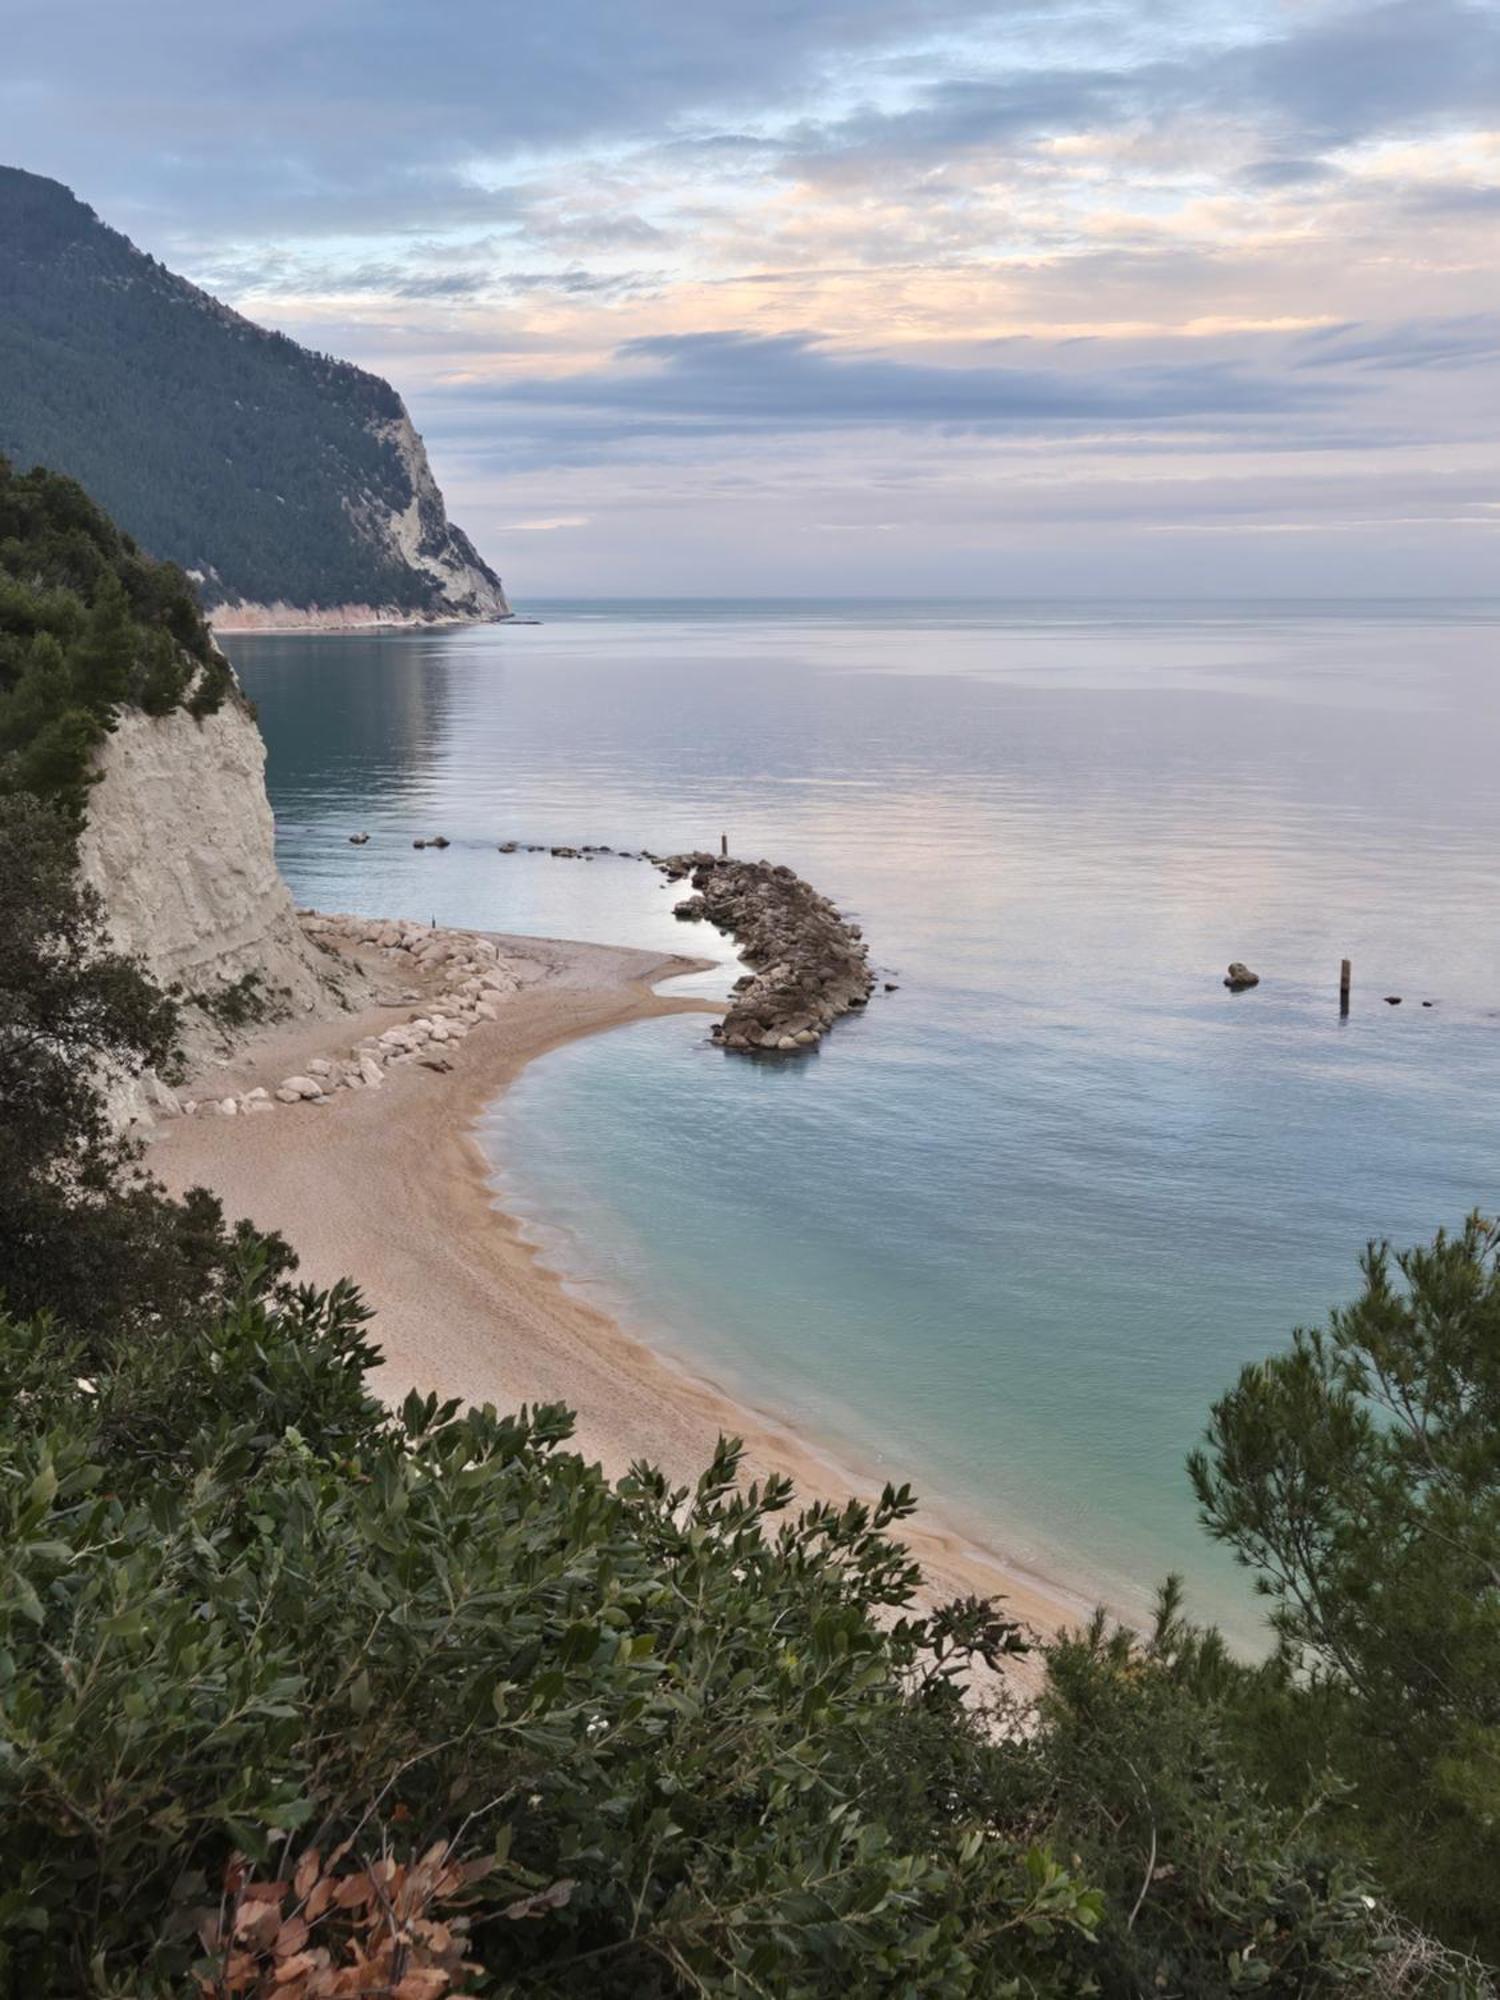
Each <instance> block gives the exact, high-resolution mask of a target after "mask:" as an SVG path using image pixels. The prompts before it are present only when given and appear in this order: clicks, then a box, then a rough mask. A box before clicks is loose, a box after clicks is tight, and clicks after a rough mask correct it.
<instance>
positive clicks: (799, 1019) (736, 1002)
mask: <svg viewBox="0 0 1500 2000" xmlns="http://www.w3.org/2000/svg"><path fill="white" fill-rule="evenodd" d="M657 866H658V867H659V868H661V869H662V870H663V872H664V873H665V875H666V877H667V880H668V881H669V882H680V881H683V880H686V879H688V878H691V881H692V885H693V890H694V893H693V894H692V895H691V896H689V897H687V898H685V899H684V901H682V902H680V903H678V904H677V905H676V906H675V909H674V915H676V916H677V917H678V918H679V919H680V920H681V921H682V922H683V923H702V922H707V923H711V924H713V925H714V926H715V927H716V928H717V929H719V930H722V931H727V932H728V933H729V935H730V936H731V937H733V939H734V940H735V943H736V944H737V945H738V947H739V951H740V956H741V957H742V958H743V959H744V961H745V963H746V964H747V965H748V966H750V967H751V971H750V972H749V973H747V974H746V975H745V976H744V977H743V978H742V979H738V980H736V982H735V985H734V997H733V999H732V1000H731V1002H730V1005H729V1010H728V1012H727V1013H726V1014H725V1016H724V1018H723V1020H722V1021H716V1022H715V1023H714V1026H713V1029H712V1034H713V1038H714V1040H715V1041H716V1042H719V1043H720V1044H722V1046H723V1047H724V1048H725V1049H729V1050H732V1051H734V1052H735V1053H736V1054H747V1055H748V1054H751V1053H765V1052H774V1053H776V1054H778V1055H799V1054H804V1053H805V1052H806V1051H807V1050H809V1049H814V1048H816V1047H817V1045H818V1043H819V1042H820V1041H821V1040H822V1039H823V1037H824V1035H825V1034H827V1032H828V1030H829V1029H830V1028H831V1027H832V1026H833V1024H834V1022H835V1021H837V1020H838V1019H839V1018H840V1017H841V1016H842V1015H844V1014H848V1013H851V1012H853V1011H855V1010H857V1009H859V1008H862V1007H864V1006H866V1005H867V1004H868V1001H869V998H870V994H871V992H872V991H873V990H874V986H875V975H874V974H873V973H872V972H871V970H870V964H869V952H868V949H867V947H866V945H865V942H864V939H863V937H862V935H861V933H860V929H859V926H858V925H857V924H851V923H849V922H848V921H847V919H845V918H844V917H842V916H841V915H840V914H839V912H838V910H837V909H836V908H835V907H834V905H833V904H832V903H831V902H830V901H829V900H828V898H827V897H826V896H820V895H819V894H818V892H817V890H816V889H814V888H813V886H812V884H811V883H810V882H804V881H803V880H802V878H801V876H800V875H798V874H796V873H795V872H794V871H793V870H792V869H790V868H788V867H786V866H784V865H781V864H778V863H775V862H771V861H736V860H733V859H732V858H731V857H730V856H728V855H722V854H674V855H669V856H667V857H665V858H664V859H659V860H658V861H657Z"/></svg>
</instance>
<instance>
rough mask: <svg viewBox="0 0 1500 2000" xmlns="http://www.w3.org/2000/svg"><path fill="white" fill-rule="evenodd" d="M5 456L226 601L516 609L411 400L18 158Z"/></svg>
mask: <svg viewBox="0 0 1500 2000" xmlns="http://www.w3.org/2000/svg"><path fill="white" fill-rule="evenodd" d="M0 453H4V454H5V455H6V456H8V457H9V458H11V459H12V460H13V461H14V462H15V463H16V464H17V465H18V466H22V467H25V466H30V465H33V464H40V465H46V466H48V467H51V468H53V469H54V470H57V471H61V472H65V473H68V474H70V475H71V476H72V477H74V478H76V479H78V480H81V481H82V482H83V484H84V485H85V486H86V487H87V488H88V490H89V491H90V493H92V494H93V495H94V496H95V498H96V499H97V500H98V501H99V502H100V504H101V505H102V506H104V507H105V508H106V509H107V510H108V511H109V512H110V513H111V514H112V515H113V516H114V517H115V519H116V520H117V521H118V522H119V523H120V525H121V526H122V527H123V528H125V529H126V530H127V531H128V532H129V533H130V534H131V535H133V536H134V537H135V539H136V540H137V541H138V542H139V543H140V544H141V546H142V547H143V548H145V549H147V550H148V551H149V552H150V553H151V554H152V555H155V556H158V557H163V558H167V559H170V560H171V561H174V562H176V563H179V564H180V565H181V566H182V567H183V568H184V569H185V570H187V571H189V572H190V573H191V574H192V576H193V577H194V579H195V581H196V582H197V583H198V585H199V588H200V591H201V594H202V597H203V600H204V602H205V604H206V605H207V606H208V607H209V608H210V609H213V610H221V611H222V610H225V609H228V608H232V607H236V606H281V607H290V608H292V609H294V610H295V611H298V612H302V613H310V612H319V613H332V612H336V611H338V610H340V609H342V608H346V607H358V608H359V609H360V610H361V611H365V612H372V613H378V614H380V615H382V616H389V617H399V618H408V619H424V618H493V617H503V616H505V615H506V613H507V609H508V607H507V605H506V602H505V596H504V592H503V590H502V588H501V584H500V579H499V577H498V576H496V575H495V573H494V571H493V570H491V569H490V568H489V567H488V566H487V565H486V564H485V563H484V561H483V560H482V559H481V557H480V556H479V555H478V553H477V552H476V550H475V548H474V546H473V544H472V543H471V542H470V541H469V539H468V537H467V536H466V535H465V534H464V533H463V532H462V531H461V530H460V529H458V528H455V527H453V526H452V525H451V523H450V522H449V521H448V518H447V515H446V513H445V511H444V507H443V499H442V495H441V493H440V492H439V491H438V488H437V486H436V484H435V483H434V481H433V478H432V474H431V471H430V469H429V467H428V464H427V455H426V452H425V450H424V449H423V446H422V441H421V439H420V438H419V437H418V436H417V434H416V432H415V430H414V429H413V428H412V424H411V419H410V418H409V416H408V415H407V413H406V409H405V406H404V405H403V404H402V401H401V398H400V397H399V396H398V395H397V394H396V392H395V390H394V389H392V388H391V386H390V384H389V383H387V382H384V381H382V380H381V379H380V378H379V377H378V376H376V375H370V374H367V373H366V372H365V371H364V370H363V369H360V368H355V367H352V366H351V365H350V364H349V363H347V362H343V361H335V360H333V359H331V358H330V357H329V356H327V355H324V354H315V353H313V352H311V351H310V350H309V349H307V348H304V347H299V346H298V345H297V343H296V342H295V341H293V340H289V339H288V338H287V337H286V336H285V335H284V334H279V333H271V332H267V331H266V330H265V329H264V328H261V327H258V326H255V325H253V324H252V323H251V322H250V321H249V320H247V319H243V318H242V317H241V316H240V315H239V314H238V313H234V312H231V311H230V310H229V309H228V307H226V306H223V305H221V304H220V303H219V302H218V301H217V300H216V299H213V298H210V297H209V296H208V294H207V293H205V292H201V291H199V290H198V289H197V287H196V286H193V285H190V284H188V283H187V282H186V280H185V279H182V278H178V277H176V276H174V275H173V273H172V272H170V271H168V270H166V269H165V268H164V267H163V266H162V265H161V264H159V263H158V262H157V261H156V260H155V258H153V257H149V256H146V255H145V254H143V253H142V252H141V251H139V250H137V249H136V248H135V246H134V245H133V244H132V243H130V242H129V241H128V240H127V239H126V238H125V237H124V236H122V235H120V234H119V233H118V232H117V231H115V230H113V229H110V228H107V227H106V226H105V225H104V224H103V223H102V222H100V220H99V219H98V217H97V216H96V215H95V214H94V212H93V210H92V209H90V208H87V207H86V206H85V205H84V204H83V203H82V202H80V201H78V200H77V199H76V198H75V197H74V196H73V195H72V194H71V193H70V192H69V191H68V189H66V188H64V187H62V186H60V185H59V184H58V183H57V182H56V181H50V180H44V179H42V178H41V177H40V176H38V175H35V174H28V173H24V172H22V171H20V170H19V169H17V168H13V167H0Z"/></svg>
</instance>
